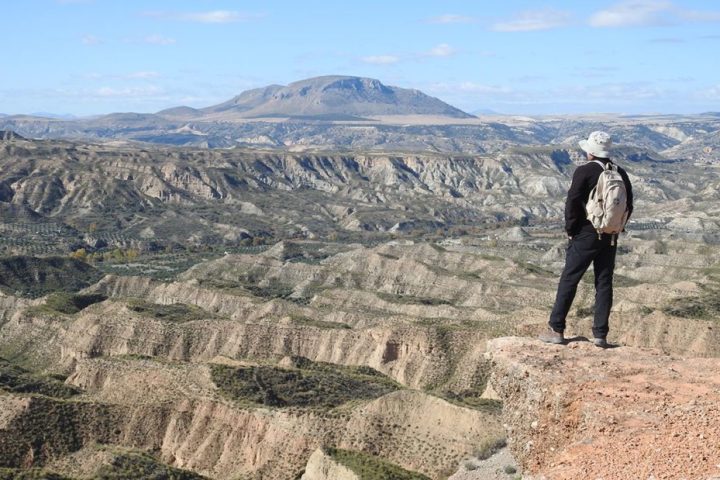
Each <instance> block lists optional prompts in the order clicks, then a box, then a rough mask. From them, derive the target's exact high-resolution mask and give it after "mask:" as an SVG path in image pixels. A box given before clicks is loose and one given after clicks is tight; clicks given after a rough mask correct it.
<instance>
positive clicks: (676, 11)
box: [589, 0, 720, 28]
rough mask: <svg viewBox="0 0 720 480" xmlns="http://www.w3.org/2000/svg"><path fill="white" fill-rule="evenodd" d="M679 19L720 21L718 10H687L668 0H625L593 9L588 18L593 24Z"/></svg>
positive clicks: (650, 24) (639, 24) (631, 24)
mask: <svg viewBox="0 0 720 480" xmlns="http://www.w3.org/2000/svg"><path fill="white" fill-rule="evenodd" d="M683 22H720V11H699V10H688V9H684V8H680V7H678V6H676V5H675V4H674V3H673V2H671V1H669V0H626V1H624V2H620V3H617V4H615V5H613V6H612V7H610V8H607V9H605V10H600V11H598V12H595V13H594V14H593V15H592V16H591V17H590V21H589V23H590V25H591V26H593V27H597V28H618V27H656V26H665V25H676V24H678V23H683Z"/></svg>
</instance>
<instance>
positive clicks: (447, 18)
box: [427, 13, 475, 24]
mask: <svg viewBox="0 0 720 480" xmlns="http://www.w3.org/2000/svg"><path fill="white" fill-rule="evenodd" d="M474 21H475V19H474V18H473V17H468V16H465V15H457V14H454V13H446V14H444V15H438V16H437V17H430V18H428V19H427V22H428V23H440V24H450V23H473V22H474Z"/></svg>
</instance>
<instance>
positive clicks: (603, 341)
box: [593, 337, 610, 348]
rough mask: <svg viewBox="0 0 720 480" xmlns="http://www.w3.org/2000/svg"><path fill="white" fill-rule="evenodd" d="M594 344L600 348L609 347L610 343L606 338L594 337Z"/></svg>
mask: <svg viewBox="0 0 720 480" xmlns="http://www.w3.org/2000/svg"><path fill="white" fill-rule="evenodd" d="M593 344H594V345H595V346H596V347H600V348H608V347H609V346H610V344H609V343H608V342H607V340H606V339H605V338H598V337H595V338H593Z"/></svg>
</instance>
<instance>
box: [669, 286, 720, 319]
mask: <svg viewBox="0 0 720 480" xmlns="http://www.w3.org/2000/svg"><path fill="white" fill-rule="evenodd" d="M718 293H720V292H715V291H713V292H709V293H706V294H703V295H699V296H693V297H681V298H676V299H673V300H671V301H670V302H669V303H668V305H666V306H665V307H664V308H663V309H662V311H663V312H665V313H666V314H668V315H673V316H675V317H682V318H696V319H700V320H705V319H711V318H720V296H719V295H718Z"/></svg>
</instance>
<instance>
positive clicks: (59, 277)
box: [0, 256, 102, 298]
mask: <svg viewBox="0 0 720 480" xmlns="http://www.w3.org/2000/svg"><path fill="white" fill-rule="evenodd" d="M101 277H102V274H101V273H100V272H99V271H98V270H96V269H95V268H94V267H92V266H91V265H88V264H87V263H85V262H81V261H80V260H75V259H72V258H67V257H28V256H15V257H4V258H2V259H0V291H4V292H5V293H9V294H11V295H15V294H18V292H19V293H20V294H21V295H23V296H28V297H31V298H36V297H40V296H43V295H47V294H48V293H51V292H57V291H64V292H73V291H77V290H80V289H81V288H85V287H87V286H89V285H90V284H92V283H94V282H96V281H98V280H100V278H101Z"/></svg>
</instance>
